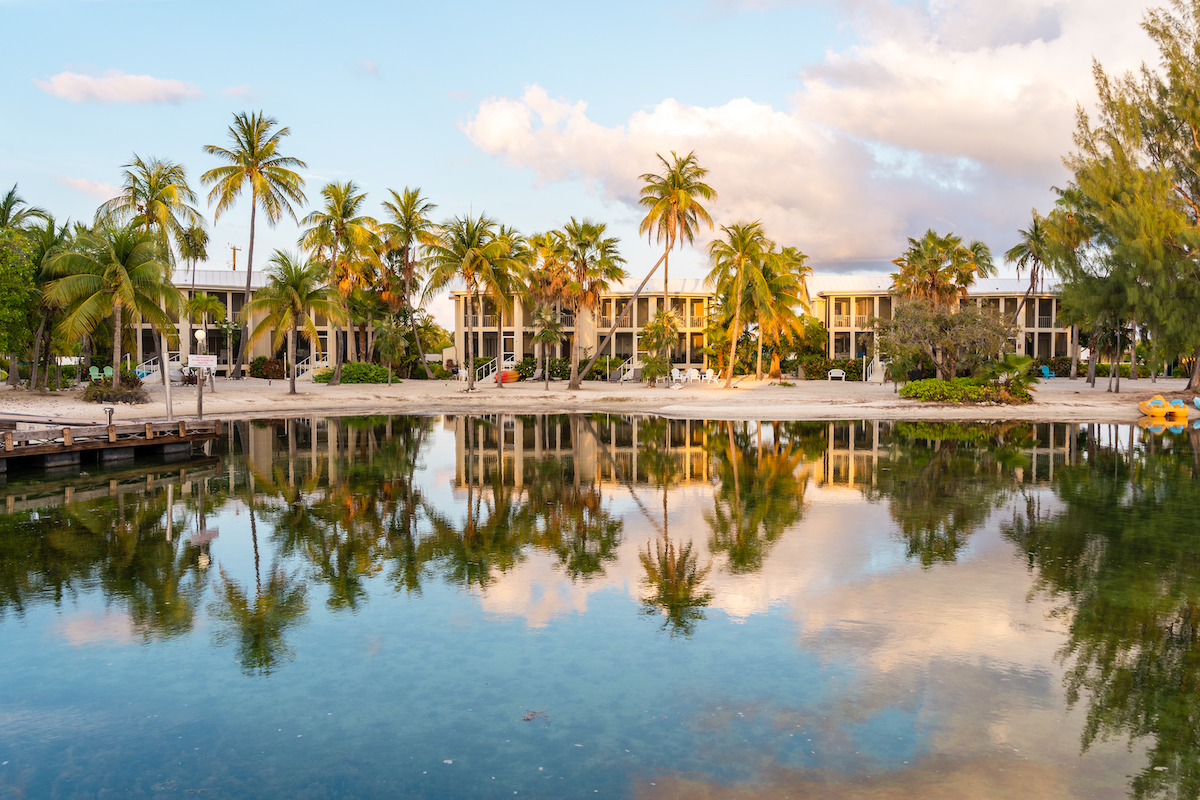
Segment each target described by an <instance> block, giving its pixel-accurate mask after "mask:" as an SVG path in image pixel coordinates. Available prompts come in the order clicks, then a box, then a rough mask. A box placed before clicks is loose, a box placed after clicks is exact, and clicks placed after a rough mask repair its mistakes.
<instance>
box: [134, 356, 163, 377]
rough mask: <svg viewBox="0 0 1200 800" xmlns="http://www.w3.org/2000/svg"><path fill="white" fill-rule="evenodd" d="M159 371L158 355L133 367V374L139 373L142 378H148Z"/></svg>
mask: <svg viewBox="0 0 1200 800" xmlns="http://www.w3.org/2000/svg"><path fill="white" fill-rule="evenodd" d="M157 373H158V356H155V357H154V358H151V359H149V360H147V361H143V362H142V363H140V364H138V365H137V366H136V367H134V368H133V374H134V375H137V376H138V377H139V378H141V379H142V380H147V379H148V378H149V377H150V376H151V375H156V374H157Z"/></svg>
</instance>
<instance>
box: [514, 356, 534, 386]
mask: <svg viewBox="0 0 1200 800" xmlns="http://www.w3.org/2000/svg"><path fill="white" fill-rule="evenodd" d="M516 369H517V375H518V376H519V378H520V380H523V381H527V380H530V379H531V378H533V373H535V372H537V359H536V358H534V357H533V356H525V357H524V358H522V359H521V360H520V361H518V362H517V367H516Z"/></svg>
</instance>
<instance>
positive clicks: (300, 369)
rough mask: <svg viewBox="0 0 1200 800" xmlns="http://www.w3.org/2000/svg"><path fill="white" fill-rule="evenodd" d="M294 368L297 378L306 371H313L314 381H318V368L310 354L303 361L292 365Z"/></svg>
mask: <svg viewBox="0 0 1200 800" xmlns="http://www.w3.org/2000/svg"><path fill="white" fill-rule="evenodd" d="M292 370H293V374H294V375H295V376H296V378H297V379H299V378H300V377H301V376H302V375H304V373H306V372H312V373H313V383H316V370H315V369H313V367H312V356H309V357H308V358H306V359H303V360H301V361H297V362H296V363H295V364H293V365H292Z"/></svg>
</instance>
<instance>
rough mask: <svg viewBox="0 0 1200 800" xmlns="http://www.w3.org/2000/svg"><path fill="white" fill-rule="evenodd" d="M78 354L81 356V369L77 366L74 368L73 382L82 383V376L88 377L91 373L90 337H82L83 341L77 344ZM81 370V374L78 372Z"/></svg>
mask: <svg viewBox="0 0 1200 800" xmlns="http://www.w3.org/2000/svg"><path fill="white" fill-rule="evenodd" d="M79 354H80V356H82V358H83V361H82V365H83V366H82V368H81V367H80V366H79V365H76V367H75V382H76V383H82V382H83V376H84V375H90V374H91V371H92V337H90V336H84V337H83V341H82V342H80V344H79ZM81 369H82V372H81V371H80V370H81Z"/></svg>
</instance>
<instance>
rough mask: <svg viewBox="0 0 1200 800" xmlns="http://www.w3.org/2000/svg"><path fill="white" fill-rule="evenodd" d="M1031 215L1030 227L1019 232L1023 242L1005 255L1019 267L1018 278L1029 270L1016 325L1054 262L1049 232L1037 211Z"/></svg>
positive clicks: (1015, 316)
mask: <svg viewBox="0 0 1200 800" xmlns="http://www.w3.org/2000/svg"><path fill="white" fill-rule="evenodd" d="M1031 213H1032V216H1033V219H1032V221H1031V222H1030V223H1029V227H1028V228H1026V229H1025V230H1023V231H1017V233H1019V234H1020V235H1021V241H1019V242H1017V243H1016V244H1015V245H1013V246H1012V247H1010V248H1009V249H1008V251H1007V252H1006V253H1005V254H1004V260H1005V261H1007V262H1009V263H1010V264H1016V265H1017V277H1018V278H1019V277H1021V270H1023V269H1025V268H1026V267H1028V268H1029V288H1028V289H1026V290H1025V296H1024V297H1022V298H1021V302H1020V303H1018V304H1017V310H1016V313H1014V314H1013V318H1012V321H1013V323H1014V324H1016V321H1017V320H1018V319H1020V318H1021V309H1023V308H1025V304H1026V303H1028V302H1029V297H1030V295H1032V294H1033V293H1034V291H1035V290H1036V289H1037V288H1038V287H1039V286H1040V285H1041V283H1042V280H1043V279H1044V278H1045V275H1044V271H1050V270H1052V269H1053V267H1052V266H1051V265H1052V264H1053V260H1052V259H1051V258H1050V247H1051V243H1050V236H1049V232H1048V231H1047V229H1046V225H1045V224H1044V220H1043V219H1042V216H1041V215H1040V214H1038V212H1037V209H1036V208H1035V209H1033V211H1032V212H1031Z"/></svg>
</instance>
